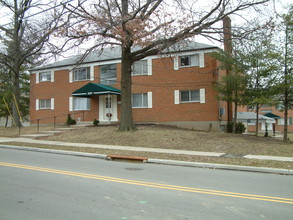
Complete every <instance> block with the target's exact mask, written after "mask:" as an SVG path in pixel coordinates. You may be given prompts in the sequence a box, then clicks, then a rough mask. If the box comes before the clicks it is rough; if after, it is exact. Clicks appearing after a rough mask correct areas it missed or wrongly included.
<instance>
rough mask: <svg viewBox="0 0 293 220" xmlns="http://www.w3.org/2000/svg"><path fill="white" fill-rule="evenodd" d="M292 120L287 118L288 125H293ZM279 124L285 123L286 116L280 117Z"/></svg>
mask: <svg viewBox="0 0 293 220" xmlns="http://www.w3.org/2000/svg"><path fill="white" fill-rule="evenodd" d="M290 122H291V120H290V118H288V119H287V125H291V124H290ZM278 125H285V119H284V118H279V119H278Z"/></svg>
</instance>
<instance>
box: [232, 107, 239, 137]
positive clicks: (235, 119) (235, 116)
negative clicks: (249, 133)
mask: <svg viewBox="0 0 293 220" xmlns="http://www.w3.org/2000/svg"><path fill="white" fill-rule="evenodd" d="M237 106H238V102H237V101H236V102H235V108H234V118H233V133H234V134H235V133H236V123H237Z"/></svg>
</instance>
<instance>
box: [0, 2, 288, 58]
mask: <svg viewBox="0 0 293 220" xmlns="http://www.w3.org/2000/svg"><path fill="white" fill-rule="evenodd" d="M48 1H50V0H42V1H33V2H43V3H45V2H48ZM67 1H70V0H63V1H62V2H67ZM73 1H75V0H73ZM206 2H210V1H206ZM290 2H291V1H290V0H271V1H270V2H269V3H267V4H266V5H262V6H258V7H257V9H258V11H256V10H255V9H248V10H245V11H242V12H239V14H237V15H233V16H231V19H232V26H237V25H241V24H244V23H246V22H247V21H248V19H249V21H251V20H253V19H254V18H261V20H263V21H267V20H269V19H270V17H271V16H273V15H274V13H273V12H274V11H275V12H277V13H279V14H281V13H285V12H286V10H287V9H288V5H289V3H290ZM291 4H292V3H291ZM37 12H38V10H37V9H35V10H34V11H32V12H30V14H31V15H32V14H36V13H37ZM12 15H13V14H12V12H11V11H9V10H5V8H4V7H2V8H0V25H4V24H8V23H9V22H11V20H10V19H11V18H12ZM39 16H41V15H38V17H39ZM35 17H36V16H35ZM43 18H44V17H43ZM44 19H45V18H44ZM246 19H247V20H246ZM217 27H222V24H221V23H218V24H217ZM195 40H196V41H198V42H201V43H206V44H212V45H216V46H219V47H222V45H221V43H219V42H217V41H211V40H209V39H206V38H205V37H201V36H196V37H195ZM84 47H87V46H86V45H85V46H84ZM78 52H81V50H80V49H76V50H74V51H73V52H71V54H72V53H78Z"/></svg>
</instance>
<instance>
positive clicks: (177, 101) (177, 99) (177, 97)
mask: <svg viewBox="0 0 293 220" xmlns="http://www.w3.org/2000/svg"><path fill="white" fill-rule="evenodd" d="M196 90H198V91H199V100H196V101H192V100H191V101H181V92H184V91H196ZM205 96H206V95H205V88H201V89H195V90H174V104H175V105H178V104H181V103H182V104H184V103H201V104H204V103H206V97H205Z"/></svg>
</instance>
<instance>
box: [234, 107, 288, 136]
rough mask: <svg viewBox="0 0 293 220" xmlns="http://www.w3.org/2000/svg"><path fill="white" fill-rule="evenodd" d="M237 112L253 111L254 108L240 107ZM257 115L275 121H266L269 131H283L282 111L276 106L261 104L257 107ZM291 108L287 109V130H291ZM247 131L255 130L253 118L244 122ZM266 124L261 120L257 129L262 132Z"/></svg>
mask: <svg viewBox="0 0 293 220" xmlns="http://www.w3.org/2000/svg"><path fill="white" fill-rule="evenodd" d="M239 112H255V109H254V108H251V107H246V106H245V107H240V108H239ZM259 115H262V116H266V117H269V118H272V119H274V120H275V123H267V129H268V131H269V132H273V131H274V130H275V131H276V132H281V133H282V132H283V131H284V124H285V121H284V111H283V110H282V109H280V108H278V107H276V106H271V105H263V106H262V107H261V108H260V109H259ZM292 119H293V110H289V111H288V122H287V124H288V132H293V120H292ZM246 126H247V131H248V132H255V129H256V124H255V120H249V122H248V123H247V124H246ZM265 129H266V124H265V123H264V122H263V121H260V122H259V125H258V130H259V131H261V132H264V131H265Z"/></svg>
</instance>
